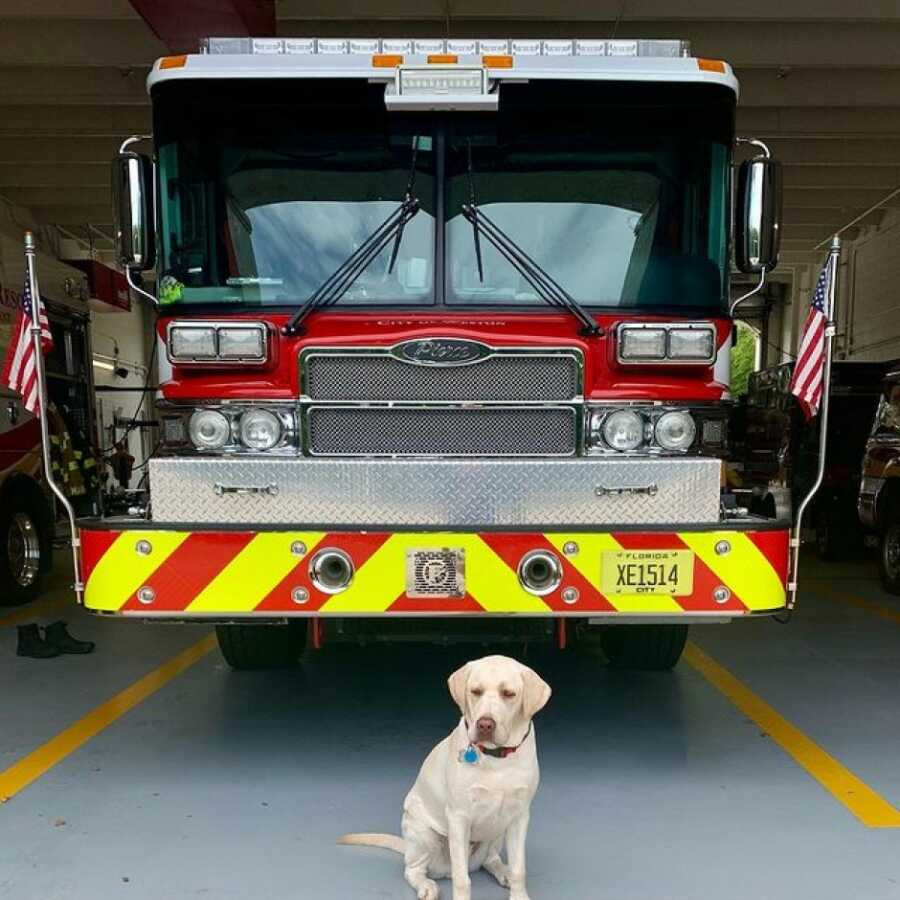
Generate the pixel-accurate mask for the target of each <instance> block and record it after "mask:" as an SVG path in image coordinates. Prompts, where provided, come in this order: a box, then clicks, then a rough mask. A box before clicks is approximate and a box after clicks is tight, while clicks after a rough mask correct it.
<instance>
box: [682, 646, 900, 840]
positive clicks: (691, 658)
mask: <svg viewBox="0 0 900 900" xmlns="http://www.w3.org/2000/svg"><path fill="white" fill-rule="evenodd" d="M684 659H685V661H686V662H687V663H689V664H690V665H691V666H693V667H694V669H696V670H697V671H698V672H699V673H700V674H701V675H702V676H703V677H704V678H705V679H706V680H707V681H708V682H709V683H710V684H711V685H712V686H713V687H715V688H716V689H717V690H718V691H720V692H721V693H722V694H724V695H725V696H726V697H727V698H728V699H729V700H730V701H731V702H732V703H733V704H734V705H735V706H736V707H737V708H738V709H739V710H740V711H741V712H742V713H744V715H745V716H747V717H748V718H750V719H752V720H753V721H754V722H755V723H756V724H757V725H758V726H759V727H760V728H761V729H762V730H763V731H764V732H765V733H766V734H767V735H768V736H769V737H770V738H771V739H772V740H773V741H775V743H776V744H778V745H779V746H780V747H781V749H782V750H784V751H785V752H786V753H787V754H788V755H789V756H791V757H793V759H794V761H795V762H796V763H797V764H798V765H800V766H802V767H803V768H804V769H805V770H806V771H807V772H808V773H809V774H810V775H811V776H812V777H813V778H815V779H816V781H818V782H819V784H821V785H822V787H824V788H825V790H826V791H828V792H829V793H830V794H831V795H832V796H833V797H834V798H835V799H836V800H838V801H839V802H840V803H843V805H844V806H845V807H847V809H848V810H850V812H852V813H853V815H854V816H856V818H857V819H859V821H860V822H862V823H863V825H867V826H868V827H869V828H900V810H897V809H895V808H894V807H893V806H891V804H890V803H888V802H887V800H885V799H884V797H882V796H881V795H880V794H877V793H876V792H875V791H873V790H872V788H870V787H869V786H868V785H867V784H866V783H865V782H864V781H862V780H860V779H859V778H857V776H856V775H854V774H853V773H852V772H851V771H850V770H849V769H848V768H846V767H845V766H844V765H842V764H841V763H840V762H838V760H836V759H835V758H834V757H833V756H830V755H829V754H828V753H826V752H825V751H824V750H823V749H822V748H821V747H820V746H819V745H818V744H816V743H815V742H814V741H813V740H811V739H810V738H808V737H807V736H806V735H805V734H804V733H803V732H802V731H800V729H799V728H797V727H795V726H794V725H792V724H791V723H790V722H788V720H787V719H785V718H784V717H783V716H782V715H780V714H779V713H778V712H776V711H775V710H774V709H773V708H772V707H771V706H769V704H768V703H766V702H765V700H763V699H762V698H761V697H759V696H758V695H757V694H754V693H753V691H751V690H750V688H748V687H747V686H746V685H745V684H743V683H742V682H740V681H738V679H737V678H735V677H734V675H732V674H731V672H729V671H728V670H727V669H725V668H723V667H722V666H720V665H719V663H717V662H716V661H715V660H714V659H713V658H712V657H711V656H709V655H708V654H706V653H704V652H703V651H702V650H701V649H700V648H699V647H698V646H697V645H696V644H694V643H689V644H688V645H687V647H686V648H685V651H684Z"/></svg>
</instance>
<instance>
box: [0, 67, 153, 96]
mask: <svg viewBox="0 0 900 900" xmlns="http://www.w3.org/2000/svg"><path fill="white" fill-rule="evenodd" d="M149 71H150V70H149V69H148V68H147V67H146V66H137V67H127V66H126V67H122V68H116V67H112V66H105V67H104V66H90V67H87V66H86V67H83V68H74V67H71V66H69V67H63V66H58V65H48V66H29V65H24V66H9V65H0V103H20V104H21V103H41V104H53V105H55V106H58V105H62V104H67V105H68V104H72V105H82V104H84V105H89V106H90V105H94V106H99V105H103V106H117V105H119V104H127V105H142V104H143V105H147V104H149V102H150V101H149V98H148V97H147V88H146V80H147V74H148V73H149Z"/></svg>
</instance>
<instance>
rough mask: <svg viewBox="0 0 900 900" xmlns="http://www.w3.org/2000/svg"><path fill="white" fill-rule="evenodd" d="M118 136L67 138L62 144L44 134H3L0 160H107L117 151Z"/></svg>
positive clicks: (0, 144) (57, 162)
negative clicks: (29, 136)
mask: <svg viewBox="0 0 900 900" xmlns="http://www.w3.org/2000/svg"><path fill="white" fill-rule="evenodd" d="M121 143H122V142H121V140H120V139H119V138H108V137H90V138H68V139H66V141H65V144H62V143H61V142H59V141H54V140H47V139H46V138H28V137H3V136H2V135H0V161H2V162H3V163H6V164H9V163H32V164H49V165H57V164H59V163H66V164H73V163H92V164H97V163H104V162H105V163H109V161H110V160H111V159H112V158H113V157H114V156H115V155H116V154H117V153H118V152H119V146H120V145H121Z"/></svg>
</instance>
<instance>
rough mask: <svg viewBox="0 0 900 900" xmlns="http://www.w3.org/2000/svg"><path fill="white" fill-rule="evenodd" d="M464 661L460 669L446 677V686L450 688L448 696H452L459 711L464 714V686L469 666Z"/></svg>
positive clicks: (469, 664) (467, 681) (466, 683)
mask: <svg viewBox="0 0 900 900" xmlns="http://www.w3.org/2000/svg"><path fill="white" fill-rule="evenodd" d="M471 665H472V664H471V663H466V664H465V665H464V666H463V667H462V668H461V669H457V670H456V671H455V672H454V673H453V674H452V675H451V676H450V677H449V678H448V679H447V687H448V688H450V696H451V697H452V698H453V700H454V702H455V703H456V705H457V706H458V707H459V710H460V712H461V713H462V714H463V715H465V714H466V686H467V685H468V683H469V667H470V666H471Z"/></svg>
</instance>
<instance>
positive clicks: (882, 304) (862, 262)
mask: <svg viewBox="0 0 900 900" xmlns="http://www.w3.org/2000/svg"><path fill="white" fill-rule="evenodd" d="M845 258H846V262H847V271H846V276H845V278H844V279H843V281H842V283H841V288H842V289H843V292H842V295H841V297H840V298H839V303H840V305H841V306H842V307H843V312H842V313H841V314H839V323H840V325H839V333H840V346H841V349H842V351H843V354H845V358H847V359H858V360H869V361H873V362H880V361H885V360H891V359H897V358H900V213H898V211H896V210H892V211H891V212H890V213H889V214H888V215H887V216H886V217H885V219H884V220H883V221H882V222H881V224H880V225H879V226H878V227H873V228H870V229H868V230H867V231H866V232H865V233H864V234H862V235H861V236H860V237H859V238H857V239H856V240H855V241H853V242H852V243H850V244H849V247H848V252H847V254H846V257H845Z"/></svg>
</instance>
